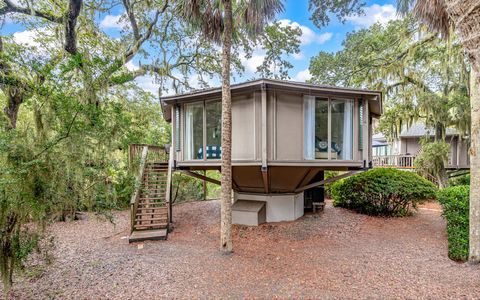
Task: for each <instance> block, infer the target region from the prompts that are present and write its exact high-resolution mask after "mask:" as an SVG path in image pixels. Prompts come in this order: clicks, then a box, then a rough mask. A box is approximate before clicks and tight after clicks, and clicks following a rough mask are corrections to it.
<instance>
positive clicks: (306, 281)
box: [11, 201, 480, 299]
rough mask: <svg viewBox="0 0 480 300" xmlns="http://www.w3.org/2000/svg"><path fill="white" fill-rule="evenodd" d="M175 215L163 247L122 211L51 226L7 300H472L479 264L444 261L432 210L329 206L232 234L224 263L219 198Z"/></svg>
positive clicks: (479, 289)
mask: <svg viewBox="0 0 480 300" xmlns="http://www.w3.org/2000/svg"><path fill="white" fill-rule="evenodd" d="M174 217H175V219H174V221H175V224H176V228H175V230H174V232H173V233H172V234H170V236H169V239H168V241H157V242H144V243H137V244H130V245H129V244H128V242H127V239H126V238H125V237H126V235H127V233H128V226H129V219H128V212H119V213H116V214H115V222H116V225H115V226H113V225H112V224H110V223H108V221H102V220H99V219H98V218H97V217H95V216H93V215H89V216H88V219H87V220H81V221H75V222H69V223H56V224H53V225H52V226H50V228H49V230H50V232H51V234H53V235H54V236H55V240H56V247H55V249H54V250H53V255H54V257H55V259H54V261H53V263H52V264H50V265H49V266H47V267H41V266H37V267H35V268H31V267H30V268H29V269H27V271H26V272H25V274H24V275H23V276H21V277H17V279H16V282H15V286H14V289H13V291H12V293H11V298H12V299H158V298H176V299H185V298H217V299H218V298H222V299H225V298H237V299H238V298H262V299H267V298H322V299H333V298H341V299H359V298H360V299H361V298H368V299H385V298H406V299H417V298H423V299H443V298H455V299H458V298H463V299H473V298H477V299H478V298H479V297H480V284H479V282H480V267H479V266H471V265H468V264H459V263H456V262H453V261H451V260H449V259H448V258H447V242H446V236H445V222H444V220H443V219H442V218H441V213H440V211H439V210H438V206H436V205H429V207H427V208H424V209H421V210H419V212H418V213H416V214H415V215H414V216H412V217H407V218H401V219H385V218H373V217H367V216H363V215H359V214H355V213H352V212H349V211H347V210H344V209H340V208H333V207H332V206H331V204H328V205H327V207H326V209H325V211H324V212H323V213H321V214H319V215H312V214H310V215H306V216H304V217H303V218H301V219H299V220H297V221H295V222H285V223H276V224H266V225H263V226H260V227H257V228H247V227H235V231H234V247H235V253H234V254H233V255H230V256H225V255H221V254H220V253H219V252H218V244H219V225H218V220H219V202H218V201H207V202H196V203H186V204H182V205H178V206H176V207H175V208H174ZM142 246H143V247H142ZM31 263H34V262H31ZM32 270H33V271H32Z"/></svg>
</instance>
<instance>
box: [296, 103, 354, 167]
mask: <svg viewBox="0 0 480 300" xmlns="http://www.w3.org/2000/svg"><path fill="white" fill-rule="evenodd" d="M305 96H312V97H314V101H315V103H316V101H317V99H323V101H325V100H327V103H328V112H327V118H328V121H327V131H328V148H327V151H328V153H327V159H321V158H316V157H315V152H316V151H315V150H314V158H313V159H308V158H305V149H304V150H303V160H305V161H315V162H322V161H324V162H333V161H345V162H353V161H356V157H357V151H358V149H359V147H358V145H356V143H355V134H356V130H355V129H356V128H355V127H356V125H355V120H356V114H357V112H356V110H355V107H356V105H355V103H356V102H357V101H358V99H357V98H355V97H352V98H348V97H341V96H340V97H337V96H335V97H332V96H325V95H304V96H303V107H304V112H303V113H304V116H303V122H304V125H303V131H305V120H306V119H305ZM334 100H340V101H342V100H343V101H352V122H351V125H352V158H351V159H332V153H331V151H332V101H334ZM314 108H316V105H314ZM314 113H316V112H314ZM314 121H315V119H314ZM314 127H315V123H314ZM360 127H361V126H360ZM314 131H315V129H314ZM314 145H315V143H314ZM302 146H303V147H305V146H306V142H305V140H304V141H303V145H302ZM314 147H315V146H314Z"/></svg>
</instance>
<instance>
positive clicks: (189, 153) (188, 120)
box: [185, 103, 203, 160]
mask: <svg viewBox="0 0 480 300" xmlns="http://www.w3.org/2000/svg"><path fill="white" fill-rule="evenodd" d="M185 159H187V160H189V159H203V103H192V104H187V105H185Z"/></svg>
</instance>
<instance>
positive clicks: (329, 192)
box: [324, 171, 341, 198]
mask: <svg viewBox="0 0 480 300" xmlns="http://www.w3.org/2000/svg"><path fill="white" fill-rule="evenodd" d="M340 174H341V172H340V171H325V177H324V178H325V179H329V178H333V177H335V176H338V175H340ZM332 185H333V183H327V184H325V198H332Z"/></svg>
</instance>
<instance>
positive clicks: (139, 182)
mask: <svg viewBox="0 0 480 300" xmlns="http://www.w3.org/2000/svg"><path fill="white" fill-rule="evenodd" d="M148 148H149V147H148V146H143V150H142V156H141V159H140V169H139V171H138V174H137V177H136V178H135V189H134V191H133V195H132V198H130V214H131V216H130V221H131V224H130V225H131V231H130V232H133V229H134V226H135V213H136V211H137V208H138V199H139V197H140V187H141V186H142V180H143V174H144V172H145V165H146V163H147V157H148Z"/></svg>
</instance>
